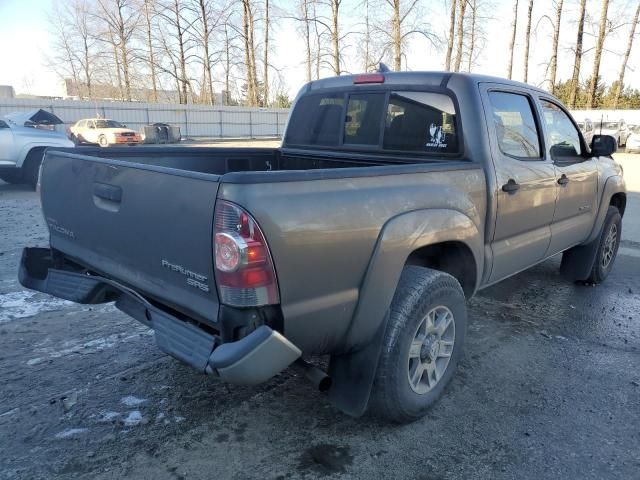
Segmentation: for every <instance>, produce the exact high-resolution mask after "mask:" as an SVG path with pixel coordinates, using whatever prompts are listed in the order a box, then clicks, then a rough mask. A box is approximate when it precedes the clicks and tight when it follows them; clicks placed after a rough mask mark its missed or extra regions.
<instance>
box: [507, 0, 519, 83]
mask: <svg viewBox="0 0 640 480" xmlns="http://www.w3.org/2000/svg"><path fill="white" fill-rule="evenodd" d="M517 28H518V0H516V1H515V3H514V5H513V23H512V24H511V42H510V43H509V66H508V67H507V78H508V79H509V80H511V75H512V74H513V47H514V46H515V44H516V31H517Z"/></svg>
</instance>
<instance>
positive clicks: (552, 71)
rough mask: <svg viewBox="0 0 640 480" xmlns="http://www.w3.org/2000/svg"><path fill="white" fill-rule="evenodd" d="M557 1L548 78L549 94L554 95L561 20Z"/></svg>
mask: <svg viewBox="0 0 640 480" xmlns="http://www.w3.org/2000/svg"><path fill="white" fill-rule="evenodd" d="M563 2H564V0H559V1H558V3H557V5H556V21H555V23H554V24H553V46H552V47H551V64H550V66H549V69H550V73H549V77H550V80H551V93H553V94H555V93H556V75H557V72H558V40H559V38H560V20H561V19H562V3H563Z"/></svg>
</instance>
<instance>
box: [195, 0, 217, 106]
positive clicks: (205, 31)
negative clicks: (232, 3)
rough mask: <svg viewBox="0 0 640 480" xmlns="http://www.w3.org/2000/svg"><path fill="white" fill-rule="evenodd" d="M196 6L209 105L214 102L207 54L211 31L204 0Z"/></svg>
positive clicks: (200, 0)
mask: <svg viewBox="0 0 640 480" xmlns="http://www.w3.org/2000/svg"><path fill="white" fill-rule="evenodd" d="M198 6H199V7H200V16H201V18H200V20H201V21H202V50H203V52H202V53H203V55H204V58H203V66H204V75H203V77H204V78H203V83H204V85H203V88H202V89H203V90H204V91H205V92H206V95H205V97H206V102H207V103H208V104H209V105H213V104H214V103H215V100H214V96H213V79H212V77H211V57H210V55H209V37H210V36H211V32H210V30H209V12H208V11H207V4H206V2H205V0H199V2H198Z"/></svg>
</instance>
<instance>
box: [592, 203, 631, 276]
mask: <svg viewBox="0 0 640 480" xmlns="http://www.w3.org/2000/svg"><path fill="white" fill-rule="evenodd" d="M621 236H622V217H621V216H620V211H619V210H618V209H617V208H616V207H609V210H608V211H607V216H606V217H605V220H604V225H603V226H602V231H601V232H600V244H599V245H598V253H597V254H596V259H595V261H594V262H593V268H592V270H591V274H590V275H589V278H588V279H587V280H586V281H587V282H588V283H601V282H603V281H604V280H605V279H606V278H607V277H608V276H609V273H610V272H611V269H612V268H613V263H614V262H615V260H616V256H617V255H618V247H619V246H620V238H621Z"/></svg>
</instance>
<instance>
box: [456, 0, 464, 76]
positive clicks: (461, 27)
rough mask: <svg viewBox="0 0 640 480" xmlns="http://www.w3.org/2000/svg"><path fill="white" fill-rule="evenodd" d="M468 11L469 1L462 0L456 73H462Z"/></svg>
mask: <svg viewBox="0 0 640 480" xmlns="http://www.w3.org/2000/svg"><path fill="white" fill-rule="evenodd" d="M466 9H467V0H460V16H459V17H458V27H457V28H458V34H457V35H458V37H457V42H456V61H455V64H454V66H453V71H454V72H459V71H460V63H461V62H462V46H463V44H462V41H463V40H464V13H465V10H466Z"/></svg>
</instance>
